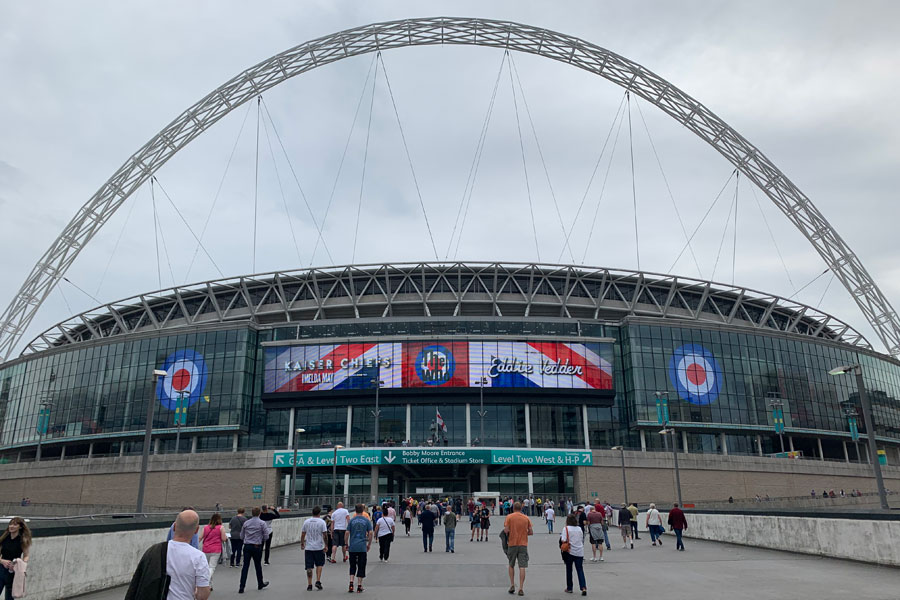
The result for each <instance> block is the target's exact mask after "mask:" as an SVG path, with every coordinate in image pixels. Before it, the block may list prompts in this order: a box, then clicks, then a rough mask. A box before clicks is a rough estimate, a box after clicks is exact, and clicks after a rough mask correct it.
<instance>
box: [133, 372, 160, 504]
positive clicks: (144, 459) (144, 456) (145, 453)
mask: <svg viewBox="0 0 900 600" xmlns="http://www.w3.org/2000/svg"><path fill="white" fill-rule="evenodd" d="M166 375H168V373H166V371H161V370H159V369H154V370H153V377H154V379H153V384H154V385H153V394H151V396H150V398H149V399H148V400H149V402H148V403H147V404H148V406H147V427H146V428H145V429H144V447H143V449H142V451H141V479H140V482H139V483H138V493H137V510H136V511H135V512H139V513H141V512H144V488H145V487H146V486H147V463H148V462H149V460H150V438H151V437H152V436H153V413H154V411H155V410H156V388H157V387H159V382H160V380H161V379H162V378H164V377H165V376H166Z"/></svg>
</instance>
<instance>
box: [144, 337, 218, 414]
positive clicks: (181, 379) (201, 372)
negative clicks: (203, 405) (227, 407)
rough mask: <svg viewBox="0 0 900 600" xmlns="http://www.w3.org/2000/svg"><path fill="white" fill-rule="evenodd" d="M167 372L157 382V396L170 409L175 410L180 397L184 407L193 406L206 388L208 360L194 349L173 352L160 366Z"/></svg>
mask: <svg viewBox="0 0 900 600" xmlns="http://www.w3.org/2000/svg"><path fill="white" fill-rule="evenodd" d="M160 370H162V371H165V372H166V376H165V377H160V379H159V383H157V384H156V397H157V398H159V401H160V403H161V404H162V405H163V406H165V407H166V408H168V409H169V410H175V409H176V407H177V406H178V399H179V398H184V399H183V400H182V402H181V405H182V406H183V407H188V406H193V405H194V404H195V403H196V402H198V401H199V400H200V399H201V398H202V397H203V390H204V389H205V388H206V378H207V371H206V361H204V360H203V355H202V354H200V353H198V352H194V351H193V350H179V351H177V352H173V353H172V354H170V355H169V357H168V358H167V359H166V362H165V363H163V365H162V366H161V367H160Z"/></svg>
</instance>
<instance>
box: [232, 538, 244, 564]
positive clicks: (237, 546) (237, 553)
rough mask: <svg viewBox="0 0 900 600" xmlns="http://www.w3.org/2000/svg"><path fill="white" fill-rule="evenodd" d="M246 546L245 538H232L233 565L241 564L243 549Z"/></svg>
mask: <svg viewBox="0 0 900 600" xmlns="http://www.w3.org/2000/svg"><path fill="white" fill-rule="evenodd" d="M243 548H244V540H242V539H240V538H231V566H232V567H233V566H234V565H235V564H237V565H240V564H241V550H243Z"/></svg>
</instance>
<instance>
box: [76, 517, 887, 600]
mask: <svg viewBox="0 0 900 600" xmlns="http://www.w3.org/2000/svg"><path fill="white" fill-rule="evenodd" d="M688 518H690V516H688ZM534 521H535V535H534V537H533V538H532V539H531V541H530V544H529V554H530V556H531V563H530V567H529V569H528V577H527V579H526V581H525V596H526V597H529V598H535V599H537V598H540V599H556V598H571V597H572V596H571V595H569V594H564V593H563V591H562V590H563V587H564V586H565V568H564V566H563V563H562V561H561V560H560V555H559V548H558V545H557V539H558V536H557V535H552V536H551V535H548V534H547V530H546V527H545V526H544V525H543V524H542V523H539V522H538V520H537V519H534ZM500 523H502V521H501V518H500V517H495V518H494V519H492V524H493V525H494V528H492V530H491V531H492V535H491V539H490V541H489V542H487V543H485V542H482V543H477V542H475V543H471V542H469V537H468V534H469V531H468V529H465V528H463V527H460V528H459V529H458V530H457V543H456V552H455V553H454V554H449V553H445V552H444V535H443V528H441V529H440V530H439V531H440V533H438V534H437V535H435V546H434V552H433V553H427V554H426V553H423V551H422V540H421V534H418V528H416V527H415V526H414V527H413V530H414V532H413V536H412V537H411V538H407V537H405V536H403V535H401V536H399V537H398V538H397V541H396V542H395V543H394V544H393V546H392V548H391V562H390V563H389V564H381V563H379V561H378V549H377V545H375V546H373V548H372V550H371V551H370V552H369V569H368V570H369V573H368V577H367V578H366V580H365V587H366V591H365V592H364V593H363V594H361V595H359V596H356V597H366V598H369V599H378V600H412V599H414V598H429V599H431V600H479V599H481V598H498V599H502V598H511V596H509V595H508V594H507V593H506V590H507V587H508V586H509V581H508V579H507V571H506V559H505V556H504V555H503V554H502V551H501V549H500V542H499V540H498V539H497V536H496V533H497V532H498V531H499V527H498V526H499V525H500ZM462 525H464V526H467V525H468V523H467V521H463V523H462ZM559 525H560V522H559V521H558V522H557V526H558V527H559ZM610 533H615V534H618V532H617V531H615V530H612V531H610ZM463 535H464V537H463ZM610 541H611V542H612V550H611V551H606V552H604V558H605V559H606V561H605V562H602V563H592V562H590V561H589V560H586V561H585V565H584V568H585V574H586V576H587V583H588V596H589V597H594V598H598V597H601V596H602V597H606V598H649V597H659V598H664V599H665V600H698V599H701V598H712V597H725V598H728V599H729V600H745V599H746V600H759V599H760V598H779V599H781V600H790V599H798V600H799V599H803V600H807V599H809V598H814V599H816V600H830V599H834V600H838V599H840V600H846V599H847V598H853V599H854V600H895V599H896V598H897V597H898V594H900V592H898V590H900V569H892V568H890V567H878V566H871V565H866V564H861V563H855V562H850V561H841V560H835V559H828V558H818V557H814V556H808V555H799V554H788V553H785V552H776V551H771V550H758V549H755V548H748V547H743V546H733V545H728V544H720V543H715V542H703V541H693V540H685V544H686V546H687V551H685V552H676V551H675V544H674V538H672V537H671V536H666V538H665V545H664V546H663V547H662V548H654V547H652V546H650V537H649V535H648V534H642V535H641V539H640V540H639V541H638V542H637V543H635V548H634V550H626V549H622V544H621V538H618V536H617V538H616V539H612V540H610ZM616 542H618V543H616ZM589 556H590V553H589V552H588V557H589ZM271 562H272V564H271V565H270V566H268V567H265V571H264V573H265V578H266V579H267V580H269V581H270V582H271V585H270V586H269V588H267V589H266V590H263V591H261V592H260V591H257V590H256V584H255V578H254V577H253V575H252V573H253V571H252V568H251V571H250V578H249V580H248V585H247V593H245V594H243V595H238V593H237V588H238V579H239V575H240V571H239V570H238V569H230V568H228V566H227V565H222V566H219V568H218V569H217V570H216V574H215V581H214V583H213V587H214V588H215V591H214V592H213V594H212V598H215V599H220V598H235V599H237V598H243V599H247V600H253V599H259V600H282V599H288V598H290V599H291V600H296V599H297V598H305V597H309V598H313V599H318V598H339V597H340V598H346V597H348V596H349V594H348V593H347V580H348V576H347V565H346V564H340V563H337V564H334V565H331V564H327V565H326V567H325V571H324V573H323V577H322V580H323V583H324V585H325V589H324V590H323V591H315V590H314V591H312V592H307V591H306V575H305V572H304V570H303V556H302V552H301V550H300V546H299V545H294V546H288V547H286V548H280V549H277V550H273V551H272V556H271ZM573 575H574V574H573ZM575 589H576V593H575V595H576V596H577V594H578V592H577V589H578V582H577V579H576V580H575ZM124 593H125V588H116V589H113V590H107V591H105V592H100V593H96V594H89V595H87V596H82V597H81V598H83V599H92V600H113V599H121V598H122V597H123V596H124Z"/></svg>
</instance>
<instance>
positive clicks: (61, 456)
mask: <svg viewBox="0 0 900 600" xmlns="http://www.w3.org/2000/svg"><path fill="white" fill-rule="evenodd" d="M156 446H157V448H158V447H159V439H158V438H157V440H156ZM154 454H156V452H154ZM65 458H66V447H65V446H63V447H62V448H61V449H60V451H59V460H64V459H65Z"/></svg>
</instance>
